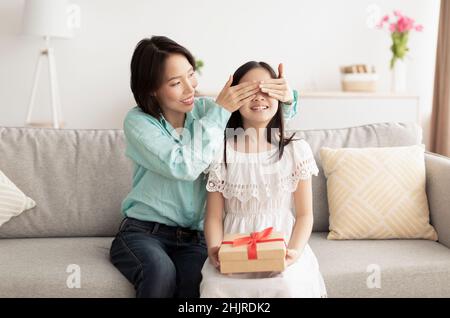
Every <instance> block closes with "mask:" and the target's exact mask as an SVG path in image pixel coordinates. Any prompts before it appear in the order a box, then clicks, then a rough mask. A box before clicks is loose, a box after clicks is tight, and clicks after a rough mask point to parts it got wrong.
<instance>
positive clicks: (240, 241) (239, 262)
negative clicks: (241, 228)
mask: <svg viewBox="0 0 450 318" xmlns="http://www.w3.org/2000/svg"><path fill="white" fill-rule="evenodd" d="M285 256H286V244H285V242H284V238H283V234H282V233H280V232H273V231H272V228H267V229H265V230H264V231H261V232H252V233H248V234H247V233H244V234H242V233H241V234H226V235H224V239H223V242H222V244H221V246H220V249H219V262H220V272H221V273H223V274H228V273H249V272H272V271H275V272H281V271H283V270H284V269H285V267H286V264H285Z"/></svg>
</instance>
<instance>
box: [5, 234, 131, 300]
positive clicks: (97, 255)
mask: <svg viewBox="0 0 450 318" xmlns="http://www.w3.org/2000/svg"><path fill="white" fill-rule="evenodd" d="M112 240H113V238H109V237H108V238H104V237H94V238H93V237H90V238H88V237H86V238H33V239H31V238H27V239H2V240H0V297H33V298H34V297H135V291H134V288H133V285H132V284H130V283H129V282H128V281H127V279H126V278H125V277H124V276H123V275H122V274H121V273H120V272H119V271H118V270H117V269H116V268H115V267H114V265H112V264H111V262H110V261H109V249H110V247H111V242H112ZM72 264H75V265H77V266H79V267H78V268H79V273H80V276H79V277H80V280H79V282H80V285H79V287H80V288H69V287H68V285H67V280H69V286H76V283H77V282H78V281H77V280H72V278H73V277H75V276H73V275H76V271H75V270H76V267H69V266H70V265H72ZM72 266H73V265H72ZM74 269H75V270H74ZM67 270H69V272H66V271H67ZM71 275H72V276H71Z"/></svg>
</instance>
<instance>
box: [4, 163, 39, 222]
mask: <svg viewBox="0 0 450 318" xmlns="http://www.w3.org/2000/svg"><path fill="white" fill-rule="evenodd" d="M35 206H36V202H34V201H33V199H31V198H29V197H27V196H26V195H25V194H24V193H23V192H22V191H20V189H19V188H18V187H17V186H16V185H15V184H14V183H12V182H11V180H9V179H8V177H7V176H5V174H4V173H3V172H2V171H1V170H0V226H2V224H4V223H6V222H8V221H9V220H10V219H11V218H12V217H13V216H17V215H19V214H20V213H22V212H23V211H26V210H28V209H32V208H34V207H35Z"/></svg>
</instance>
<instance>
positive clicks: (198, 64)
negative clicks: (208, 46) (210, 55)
mask: <svg viewBox="0 0 450 318" xmlns="http://www.w3.org/2000/svg"><path fill="white" fill-rule="evenodd" d="M204 65H205V63H204V62H203V61H202V60H195V70H196V71H197V72H198V74H200V75H202V71H201V70H202V68H203V66H204Z"/></svg>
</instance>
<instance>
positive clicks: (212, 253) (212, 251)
mask: <svg viewBox="0 0 450 318" xmlns="http://www.w3.org/2000/svg"><path fill="white" fill-rule="evenodd" d="M219 248H220V247H219V246H214V247H211V248H208V257H209V261H210V263H211V264H212V265H213V266H214V267H215V268H217V269H218V268H219V266H220V262H219Z"/></svg>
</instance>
